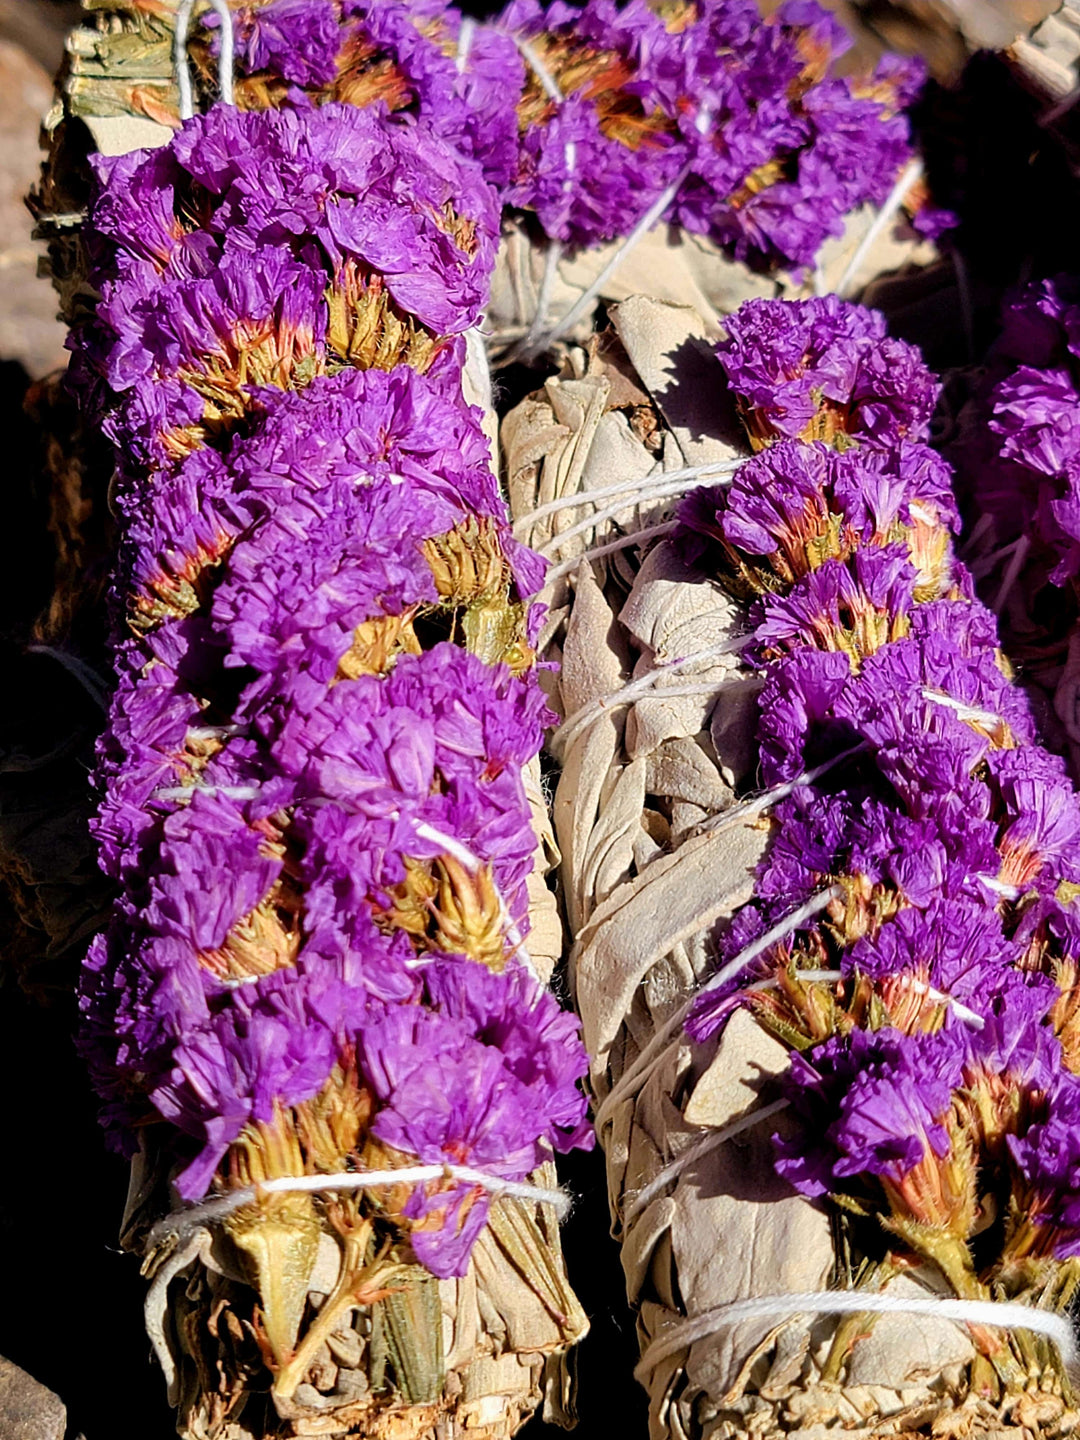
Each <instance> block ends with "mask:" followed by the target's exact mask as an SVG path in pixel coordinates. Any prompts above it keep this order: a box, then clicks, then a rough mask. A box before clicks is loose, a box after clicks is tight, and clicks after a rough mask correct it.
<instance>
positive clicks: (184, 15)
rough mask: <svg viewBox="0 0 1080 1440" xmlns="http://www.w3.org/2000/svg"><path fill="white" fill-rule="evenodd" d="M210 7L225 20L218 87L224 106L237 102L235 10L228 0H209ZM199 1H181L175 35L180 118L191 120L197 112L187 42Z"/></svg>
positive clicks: (219, 54) (174, 45)
mask: <svg viewBox="0 0 1080 1440" xmlns="http://www.w3.org/2000/svg"><path fill="white" fill-rule="evenodd" d="M208 3H209V5H210V8H211V9H212V10H215V11H216V12H217V15H218V18H219V19H220V21H221V49H220V51H219V52H218V90H219V92H220V99H221V103H222V104H223V105H232V104H233V56H234V50H235V41H234V38H233V20H232V11H231V10H230V9H229V4H228V0H208ZM194 8H195V0H180V4H179V5H178V6H177V7H176V33H175V35H174V37H173V70H174V73H175V76H176V88H177V90H179V92H180V119H181V120H190V119H191V118H192V116H193V115H194V114H195V98H194V93H193V90H192V85H191V70H190V68H189V66H188V53H187V41H188V30H189V29H190V28H191V15H192V11H193V10H194Z"/></svg>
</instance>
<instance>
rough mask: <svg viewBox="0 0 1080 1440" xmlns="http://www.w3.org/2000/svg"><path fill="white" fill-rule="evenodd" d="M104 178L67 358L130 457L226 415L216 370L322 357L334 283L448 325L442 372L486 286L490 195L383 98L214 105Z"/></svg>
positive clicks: (244, 381) (239, 374) (163, 449)
mask: <svg viewBox="0 0 1080 1440" xmlns="http://www.w3.org/2000/svg"><path fill="white" fill-rule="evenodd" d="M97 177H98V193H97V197H96V200H95V202H94V204H93V206H92V208H91V215H90V222H89V225H90V229H89V233H90V237H91V239H90V251H91V259H92V262H93V264H94V277H93V278H94V280H95V282H96V283H97V285H98V287H99V289H100V291H101V296H102V298H101V302H100V304H99V306H98V308H97V313H96V317H95V319H94V320H93V321H92V322H91V323H90V324H89V325H88V326H87V327H85V329H84V330H83V332H82V333H81V334H79V335H77V336H76V337H75V340H74V348H75V351H76V359H75V364H76V367H77V370H78V373H79V376H80V378H81V380H82V384H83V386H84V389H86V390H88V391H89V392H90V393H91V396H92V401H91V403H94V401H96V404H97V406H98V407H99V408H100V409H101V410H102V411H103V412H107V419H106V429H107V431H108V433H109V435H110V437H111V438H112V439H113V441H114V442H115V443H116V445H117V447H118V449H119V450H120V451H121V453H122V454H123V455H124V456H125V457H129V458H130V459H131V460H132V461H134V462H135V464H136V465H137V466H141V467H143V468H146V467H150V468H158V469H160V468H163V467H164V466H166V465H167V464H169V463H170V462H171V461H173V460H174V459H175V457H176V454H177V448H176V445H175V444H174V443H171V442H172V441H173V440H174V438H175V436H176V434H177V432H179V431H182V430H183V429H184V428H185V427H190V426H193V425H198V424H200V423H204V422H205V423H212V422H213V420H214V419H219V418H221V417H220V416H217V415H216V413H215V400H214V396H215V393H216V387H219V386H220V388H221V389H223V390H229V391H231V393H232V395H233V396H234V399H233V402H232V403H233V404H234V405H235V404H236V403H238V402H237V400H236V399H235V397H236V396H239V397H240V399H241V400H242V401H244V402H245V403H246V401H247V400H249V399H250V398H251V392H252V390H253V389H256V388H258V386H259V385H260V384H262V385H267V384H270V385H276V386H278V387H282V386H287V385H289V384H291V383H297V382H294V379H293V377H294V376H298V375H307V374H311V373H320V372H321V371H322V370H324V369H326V368H327V366H328V364H330V365H331V367H332V364H333V356H331V355H329V354H328V351H327V329H328V325H329V305H328V298H327V294H328V290H329V289H330V288H331V287H332V286H338V287H341V286H348V285H349V284H350V283H353V284H354V285H355V284H356V283H357V279H356V277H357V276H359V277H360V282H359V283H362V284H363V285H371V284H376V285H379V286H381V287H383V289H384V290H385V292H386V293H387V294H388V295H389V297H390V299H391V300H392V302H393V304H394V305H395V306H396V307H397V310H398V311H399V312H400V313H402V314H403V315H404V316H405V317H407V318H409V319H411V320H412V322H413V323H415V324H416V325H418V326H422V327H425V328H426V329H427V330H428V331H429V332H430V333H431V335H432V336H433V337H435V339H436V340H442V341H443V343H444V350H445V356H446V362H447V363H445V364H444V365H443V367H442V370H443V372H445V373H447V374H448V379H449V383H450V387H451V389H452V387H453V377H454V373H455V371H456V364H457V361H458V358H459V357H458V355H457V350H456V347H455V345H454V344H452V343H450V342H449V339H448V337H452V336H456V335H459V334H460V333H461V332H463V331H464V330H466V329H468V328H469V327H470V326H471V325H473V324H475V322H476V320H477V318H478V316H479V313H480V310H481V308H482V306H483V305H484V303H485V301H486V297H487V285H488V281H489V278H490V273H491V268H492V265H493V263H494V254H495V244H496V237H497V232H498V211H497V207H496V202H495V198H494V195H493V192H492V191H491V189H490V187H489V186H488V185H487V184H486V183H485V182H484V181H483V179H482V178H481V176H480V175H479V174H478V173H477V170H476V168H475V166H473V165H472V164H471V163H469V162H467V161H463V160H461V159H459V158H458V156H457V154H456V152H455V151H454V150H452V149H451V148H450V146H449V145H447V144H445V143H444V142H442V141H441V140H439V139H438V137H437V136H436V135H434V134H433V133H432V132H431V131H430V129H429V128H428V127H427V126H426V125H424V124H422V123H420V122H414V121H401V120H396V119H395V118H394V117H393V116H391V115H389V114H387V113H386V111H385V110H384V109H383V108H382V107H373V108H369V109H364V110H358V109H356V108H354V107H352V106H345V105H327V106H324V107H322V108H321V109H314V108H312V107H310V106H304V107H303V108H295V109H286V110H280V111H264V112H247V113H245V112H241V111H238V110H235V109H232V108H231V107H226V106H219V107H217V108H215V109H213V110H211V111H209V112H208V113H207V114H206V115H201V116H196V117H195V118H194V119H192V120H189V121H188V122H187V123H186V124H185V125H184V127H183V129H182V130H181V131H180V132H179V133H178V134H177V136H176V137H175V139H174V141H173V142H172V144H171V145H169V146H168V147H167V148H165V149H161V150H153V151H139V150H136V151H132V152H130V153H129V154H126V155H122V156H119V157H115V158H111V159H99V160H98V161H97ZM455 215H456V216H458V217H460V218H461V221H462V222H464V224H463V225H462V226H461V227H460V228H459V231H458V232H457V233H455V229H454V224H453V216H455ZM436 369H438V367H436ZM118 397H122V401H123V403H122V404H119V405H117V403H116V401H117V398H118ZM220 408H221V407H220V404H217V405H216V409H218V410H219V409H220ZM225 418H226V419H227V418H228V416H226V417H225Z"/></svg>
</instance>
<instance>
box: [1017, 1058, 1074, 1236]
mask: <svg viewBox="0 0 1080 1440" xmlns="http://www.w3.org/2000/svg"><path fill="white" fill-rule="evenodd" d="M1047 1110H1048V1113H1047V1116H1046V1118H1045V1119H1044V1120H1040V1121H1039V1122H1038V1123H1037V1124H1034V1125H1030V1126H1029V1127H1028V1128H1027V1130H1026V1132H1025V1133H1023V1134H1020V1135H1010V1136H1009V1137H1008V1142H1007V1143H1008V1147H1009V1155H1010V1158H1011V1160H1012V1163H1013V1165H1014V1166H1015V1169H1016V1172H1017V1176H1018V1178H1019V1181H1020V1182H1021V1183H1020V1186H1019V1187H1018V1188H1019V1191H1020V1193H1019V1195H1018V1201H1019V1205H1018V1213H1019V1215H1020V1216H1021V1217H1022V1218H1023V1221H1024V1222H1025V1223H1026V1224H1030V1225H1032V1226H1034V1228H1035V1231H1036V1233H1037V1234H1038V1235H1039V1237H1040V1239H1041V1241H1042V1253H1043V1254H1046V1255H1053V1256H1054V1257H1055V1258H1056V1259H1058V1260H1069V1259H1074V1258H1076V1257H1077V1256H1080V1079H1077V1077H1076V1076H1075V1075H1070V1074H1062V1075H1061V1076H1060V1077H1059V1079H1058V1081H1057V1083H1056V1084H1055V1085H1054V1087H1053V1088H1052V1090H1051V1092H1050V1094H1049V1096H1048V1102H1047Z"/></svg>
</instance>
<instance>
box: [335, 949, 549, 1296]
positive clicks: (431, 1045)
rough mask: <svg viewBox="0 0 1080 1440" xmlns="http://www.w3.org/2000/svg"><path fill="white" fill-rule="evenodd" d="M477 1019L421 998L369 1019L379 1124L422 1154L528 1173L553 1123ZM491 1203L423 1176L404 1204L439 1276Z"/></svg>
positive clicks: (463, 1260)
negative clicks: (425, 1180) (486, 1038)
mask: <svg viewBox="0 0 1080 1440" xmlns="http://www.w3.org/2000/svg"><path fill="white" fill-rule="evenodd" d="M466 963H467V962H466ZM478 1028H480V1027H478V1026H477V1025H476V1021H475V1019H474V1018H473V1017H471V1016H469V1015H467V1014H449V1013H446V1012H443V1011H433V1010H427V1009H424V1008H423V1007H421V1006H401V1007H395V1008H392V1009H388V1010H387V1011H386V1012H385V1014H384V1015H383V1017H382V1018H381V1019H378V1020H375V1021H374V1022H369V1023H367V1024H365V1025H364V1026H363V1028H362V1029H361V1030H359V1031H358V1033H357V1037H356V1044H357V1060H358V1063H359V1065H360V1069H361V1072H362V1073H363V1075H364V1077H365V1079H366V1080H367V1081H368V1083H369V1084H370V1086H371V1088H372V1090H373V1092H374V1094H375V1097H376V1099H377V1100H378V1101H379V1102H380V1108H379V1110H378V1112H377V1114H376V1116H375V1120H374V1123H373V1130H374V1133H375V1135H376V1136H377V1137H378V1138H379V1139H380V1140H381V1141H382V1142H383V1143H384V1144H386V1145H389V1146H391V1147H392V1148H393V1149H395V1150H398V1151H401V1152H402V1153H403V1154H404V1155H406V1156H415V1157H416V1160H417V1161H419V1162H420V1163H421V1164H425V1165H431V1164H436V1165H444V1164H450V1165H462V1166H470V1167H471V1168H473V1169H477V1170H483V1171H485V1172H487V1173H488V1174H491V1175H494V1176H498V1177H500V1178H502V1179H505V1180H523V1179H524V1178H525V1176H526V1175H528V1174H529V1173H530V1171H532V1170H535V1169H536V1167H537V1166H538V1165H539V1164H541V1163H542V1161H543V1160H544V1159H545V1158H546V1150H545V1147H543V1146H542V1145H541V1144H540V1140H541V1137H542V1135H543V1133H544V1129H545V1126H544V1124H543V1121H542V1117H540V1116H538V1115H537V1112H536V1106H535V1103H534V1101H533V1098H532V1096H531V1094H530V1089H529V1086H528V1085H526V1084H524V1083H523V1082H522V1081H521V1080H520V1079H519V1078H518V1076H517V1075H516V1074H515V1073H514V1071H513V1069H512V1068H511V1067H510V1066H508V1065H507V1063H506V1061H505V1059H504V1057H503V1054H502V1052H501V1051H500V1049H499V1047H498V1045H497V1044H489V1043H485V1041H484V1039H482V1038H481V1037H480V1036H479V1035H478V1034H477V1029H478ZM414 1163H415V1162H414ZM489 1205H490V1194H489V1192H488V1191H486V1190H484V1189H482V1188H481V1187H478V1186H474V1185H470V1184H468V1183H467V1182H466V1181H461V1180H453V1179H451V1180H447V1181H440V1182H436V1183H434V1184H427V1185H417V1186H415V1187H414V1189H413V1191H412V1194H411V1195H410V1197H409V1199H408V1200H407V1202H406V1203H405V1205H404V1207H403V1211H402V1213H403V1214H404V1215H405V1216H406V1218H408V1219H410V1220H412V1221H413V1222H414V1224H413V1229H412V1236H411V1238H412V1245H413V1249H414V1250H415V1252H416V1256H417V1259H418V1260H420V1262H421V1263H422V1264H423V1265H425V1266H426V1267H427V1268H428V1269H429V1270H431V1271H432V1273H433V1274H436V1275H439V1276H441V1277H445V1276H448V1275H462V1274H464V1273H465V1269H466V1266H467V1264H468V1257H469V1252H470V1250H471V1249H472V1245H473V1242H474V1240H475V1239H476V1236H477V1235H478V1234H479V1233H480V1230H481V1229H482V1228H483V1226H484V1223H485V1221H486V1219H487V1212H488V1208H489Z"/></svg>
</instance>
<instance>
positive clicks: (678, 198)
mask: <svg viewBox="0 0 1080 1440" xmlns="http://www.w3.org/2000/svg"><path fill="white" fill-rule="evenodd" d="M669 24H670V28H669ZM236 26H237V36H238V44H239V49H238V61H239V64H240V67H241V69H242V70H244V71H246V72H247V73H249V74H250V73H270V74H274V75H277V76H280V77H281V78H282V79H284V80H286V81H288V82H289V83H290V84H291V85H293V86H296V87H305V88H306V89H307V90H308V91H312V90H314V91H317V90H319V89H320V88H324V87H327V86H329V87H331V90H330V93H332V94H337V95H340V96H341V97H342V98H347V97H348V94H349V89H348V85H347V81H343V82H342V83H341V84H340V85H339V86H338V87H337V88H336V89H334V88H333V86H334V82H335V81H336V80H337V78H338V75H339V73H341V72H344V71H347V69H348V64H349V59H350V56H352V55H354V54H357V53H358V47H363V54H364V56H365V57H367V61H368V63H371V64H376V63H381V64H389V65H390V66H392V68H393V72H394V86H395V95H394V100H393V103H394V105H395V106H397V107H400V108H401V109H402V111H403V112H405V113H408V114H410V115H414V116H418V117H420V118H421V119H422V120H423V121H424V122H426V123H427V124H429V125H430V126H431V127H432V128H433V129H434V131H435V132H436V133H437V134H438V135H439V136H440V137H442V138H443V139H444V140H445V141H447V142H448V143H449V144H451V145H453V146H455V147H456V148H457V149H458V150H459V151H460V152H461V153H462V154H465V155H467V156H469V157H470V158H471V159H474V160H476V161H477V162H478V163H479V164H480V165H481V166H482V168H483V172H484V175H485V177H486V178H487V179H488V180H489V181H490V182H491V183H492V184H493V185H494V186H495V187H496V189H497V190H498V192H499V194H500V197H501V198H502V199H503V201H504V202H505V203H506V204H509V205H515V206H521V207H524V208H526V209H529V210H532V211H534V212H535V213H536V215H537V217H538V219H539V222H540V224H541V226H542V228H543V229H544V231H545V232H546V233H547V234H548V235H549V236H551V237H552V238H554V239H557V240H560V241H562V242H564V243H567V244H571V245H575V246H578V245H593V244H598V243H603V242H606V241H608V240H612V239H614V238H616V237H618V236H620V235H625V234H627V233H628V232H629V230H630V229H631V228H632V227H633V226H634V225H635V224H636V223H637V221H638V220H640V219H641V218H642V216H644V215H645V213H646V212H647V211H648V209H649V208H650V207H651V206H652V205H653V204H655V203H656V202H658V201H659V199H660V197H661V196H662V195H664V194H665V192H667V191H668V189H669V188H670V187H672V186H675V187H676V189H675V193H674V195H673V196H672V198H671V201H670V202H669V205H668V207H667V210H666V215H667V218H668V219H669V220H670V221H672V222H673V223H676V224H679V225H682V226H684V227H685V228H687V229H688V230H692V231H694V232H696V233H700V234H704V235H708V236H709V237H710V238H711V239H713V240H714V241H715V242H717V243H718V244H721V245H723V246H725V247H729V248H730V249H731V250H733V251H734V253H735V254H736V255H737V256H739V258H742V259H753V260H756V261H758V262H766V263H770V264H778V265H783V266H786V267H789V268H792V267H802V266H807V265H810V264H812V263H813V261H814V258H815V256H816V255H817V252H818V250H819V249H820V247H821V245H822V244H823V242H824V241H825V240H827V239H828V238H829V237H830V236H833V235H838V234H840V233H841V231H842V226H843V219H844V216H845V215H846V214H848V213H849V212H850V211H852V210H854V209H856V208H858V207H859V206H860V205H863V204H866V203H878V202H880V201H881V200H883V199H884V198H885V196H886V195H887V194H888V192H889V190H890V189H891V187H892V185H893V183H894V181H895V179H896V177H897V176H898V174H899V173H900V170H901V169H902V168H903V166H904V164H905V163H907V161H908V160H909V159H910V157H911V145H910V136H909V129H908V122H907V120H906V118H905V117H904V115H903V113H902V111H903V110H904V108H905V107H906V106H907V105H909V104H910V103H911V102H912V100H913V99H914V98H915V95H916V94H917V93H918V90H919V88H920V86H921V83H922V79H923V70H922V68H921V66H920V65H919V63H918V62H915V61H910V60H900V59H898V58H897V57H895V56H891V57H886V58H885V59H884V60H882V61H881V62H880V63H879V65H878V67H877V69H876V70H875V72H874V73H873V74H872V75H871V76H869V77H867V79H866V80H865V82H864V83H862V84H859V83H856V82H854V81H853V80H851V79H850V78H836V77H834V76H832V75H831V74H830V73H829V72H830V69H831V67H832V64H833V62H834V61H835V60H836V59H838V58H839V57H840V56H841V55H843V54H844V52H845V51H846V50H847V49H848V48H849V46H850V41H849V39H848V37H847V36H846V35H845V33H844V31H843V30H842V29H841V27H840V26H839V25H838V24H837V23H836V22H835V20H834V19H833V18H832V17H831V16H830V15H829V14H828V12H827V11H825V10H823V9H822V8H821V7H820V6H819V5H818V4H817V3H816V0H786V3H785V4H784V5H783V6H782V7H781V8H780V10H779V11H778V12H776V14H775V15H773V16H772V17H770V18H769V20H768V21H766V22H764V23H763V22H762V19H761V15H760V13H759V11H758V8H757V7H756V5H755V4H754V3H753V0H705V3H703V4H696V5H694V6H693V7H692V8H691V7H689V6H688V7H687V12H686V14H685V15H678V14H674V15H673V16H672V17H671V18H670V21H668V22H666V21H665V19H664V18H663V17H662V16H661V15H659V14H657V13H656V12H655V11H654V10H653V9H651V8H650V7H649V6H648V5H647V4H646V3H644V0H631V3H630V4H628V5H625V6H617V5H616V4H615V3H613V0H586V3H585V4H584V5H581V6H577V5H569V4H565V3H563V0H554V3H551V4H549V5H547V6H546V7H545V6H544V5H543V4H541V3H540V0H511V3H510V4H509V5H508V6H507V8H506V9H505V10H504V11H503V12H502V14H501V15H500V16H498V17H497V19H496V20H494V21H493V22H491V23H489V24H483V25H475V24H473V23H472V22H471V21H470V22H464V21H463V17H462V15H461V13H460V12H459V11H458V10H456V9H455V8H454V7H452V6H450V5H447V4H446V3H445V0H408V3H406V4H402V3H401V0H270V3H268V4H251V5H245V6H243V7H241V8H240V10H239V12H238V13H237V17H236ZM556 92H558V94H559V98H557V99H556V98H555V93H556ZM358 98H366V92H364V93H363V94H361V95H358ZM293 99H294V100H297V101H300V102H302V99H303V89H297V90H295V91H294V92H293ZM950 223H952V217H951V216H947V215H945V214H944V212H927V215H926V216H925V217H924V218H923V220H922V228H923V229H924V230H927V231H929V230H934V231H935V232H936V231H940V230H941V229H942V228H947V226H948V225H949V224H950Z"/></svg>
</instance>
